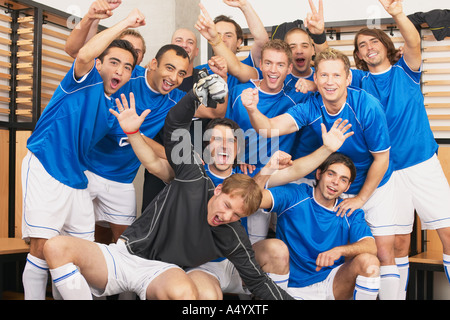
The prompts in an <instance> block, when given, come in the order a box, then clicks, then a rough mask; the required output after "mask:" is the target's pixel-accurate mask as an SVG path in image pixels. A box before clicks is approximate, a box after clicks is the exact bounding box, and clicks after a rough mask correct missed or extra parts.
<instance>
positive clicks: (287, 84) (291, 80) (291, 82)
mask: <svg viewBox="0 0 450 320" xmlns="http://www.w3.org/2000/svg"><path fill="white" fill-rule="evenodd" d="M300 79H306V80H309V81H313V82H314V68H311V74H310V75H309V76H307V77H305V78H301V77H297V76H295V75H293V74H292V73H290V74H288V75H287V77H286V79H285V80H284V90H285V91H286V92H289V94H290V96H291V97H292V99H293V100H294V101H295V102H297V103H301V102H303V101H304V100H305V95H308V94H309V93H308V94H305V93H301V92H297V91H296V90H295V84H296V83H297V81H298V80H300Z"/></svg>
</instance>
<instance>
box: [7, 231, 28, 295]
mask: <svg viewBox="0 0 450 320" xmlns="http://www.w3.org/2000/svg"><path fill="white" fill-rule="evenodd" d="M29 250H30V247H29V245H28V244H26V243H25V241H24V240H22V239H18V238H0V299H2V295H3V290H4V288H3V282H4V280H5V277H6V274H5V270H4V265H5V263H8V262H17V263H18V262H21V261H22V262H25V260H26V257H27V254H28V252H29ZM15 277H16V279H15V280H16V290H18V289H17V287H18V285H17V283H18V282H21V278H22V275H21V274H20V272H19V268H16V274H15Z"/></svg>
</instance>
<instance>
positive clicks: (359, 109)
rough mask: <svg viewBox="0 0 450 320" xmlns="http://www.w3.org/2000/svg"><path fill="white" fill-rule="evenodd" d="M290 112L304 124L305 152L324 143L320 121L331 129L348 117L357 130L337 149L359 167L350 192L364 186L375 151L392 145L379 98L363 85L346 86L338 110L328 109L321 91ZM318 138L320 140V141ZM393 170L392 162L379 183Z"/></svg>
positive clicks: (300, 126) (381, 183)
mask: <svg viewBox="0 0 450 320" xmlns="http://www.w3.org/2000/svg"><path fill="white" fill-rule="evenodd" d="M287 113H288V114H289V115H291V116H292V117H293V119H294V120H295V122H296V124H297V127H298V128H299V129H300V128H303V127H305V128H304V130H303V134H302V138H303V139H302V141H301V143H302V148H303V151H305V153H306V154H309V153H311V152H313V151H314V150H316V149H318V148H319V147H320V146H321V145H322V144H323V142H322V130H321V127H320V124H321V123H324V124H325V126H326V128H327V130H330V128H331V127H332V126H333V123H334V122H335V121H336V120H337V119H339V118H342V119H343V120H348V121H349V123H350V124H352V131H353V132H354V134H353V135H352V136H351V137H349V138H347V139H346V140H345V142H344V143H343V145H342V146H341V147H340V148H339V150H338V152H341V153H343V154H345V155H347V156H348V157H350V158H351V159H352V160H353V162H354V164H355V167H356V178H355V181H354V182H353V183H352V184H351V185H350V188H349V190H348V193H350V194H357V193H358V192H359V190H360V189H361V187H362V186H363V184H364V182H365V180H366V176H367V172H368V170H369V168H370V166H371V165H372V162H373V156H372V153H379V152H384V151H388V150H389V148H390V146H391V144H390V140H389V131H388V128H387V123H386V117H385V115H384V112H383V110H382V108H381V105H380V102H379V101H378V100H377V99H375V98H374V97H373V96H372V95H370V94H368V93H367V92H365V91H364V90H361V89H354V88H350V87H349V88H348V89H347V100H346V102H345V103H344V105H343V106H342V108H341V110H340V111H339V112H338V113H337V114H329V113H328V112H327V110H326V108H325V105H324V104H323V100H322V96H321V95H320V94H319V93H318V92H317V93H316V94H315V95H313V96H312V97H311V98H310V99H309V100H308V101H307V102H306V103H304V104H298V105H296V106H295V107H293V108H291V109H290V110H289V111H288V112H287ZM305 131H306V133H305ZM312 131H313V132H314V133H315V136H314V134H313V133H312ZM308 136H310V137H312V139H311V140H309V141H308V140H306V137H308ZM318 138H320V140H319V139H318ZM318 141H320V144H317V142H318ZM308 148H309V150H307V149H308ZM391 174H392V166H391V165H389V168H388V170H387V172H386V173H385V175H384V177H383V179H382V181H381V182H380V184H379V187H381V186H382V185H384V184H385V183H386V182H387V181H388V180H389V178H390V176H391Z"/></svg>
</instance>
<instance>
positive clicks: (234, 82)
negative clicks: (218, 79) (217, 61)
mask: <svg viewBox="0 0 450 320" xmlns="http://www.w3.org/2000/svg"><path fill="white" fill-rule="evenodd" d="M241 62H242V63H243V64H246V65H248V66H250V67H254V68H255V69H256V71H257V72H258V76H259V79H261V78H262V73H261V70H260V69H259V68H257V67H256V66H255V63H254V61H253V58H252V54H251V53H250V54H249V55H248V57H247V58H245V59H244V60H242V61H241ZM203 68H206V70H208V73H210V74H211V73H212V72H211V68H210V67H209V65H208V64H207V63H205V64H202V65H199V66H196V67H195V69H203ZM240 83H241V82H240V81H239V79H238V78H236V77H235V76H233V75H231V74H228V78H227V84H228V90H231V89H232V88H233V87H235V86H237V85H238V84H240Z"/></svg>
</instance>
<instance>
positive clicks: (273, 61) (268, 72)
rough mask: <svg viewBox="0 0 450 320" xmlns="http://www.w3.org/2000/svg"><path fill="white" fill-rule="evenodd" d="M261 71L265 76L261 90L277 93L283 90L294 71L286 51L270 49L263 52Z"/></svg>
mask: <svg viewBox="0 0 450 320" xmlns="http://www.w3.org/2000/svg"><path fill="white" fill-rule="evenodd" d="M260 69H261V72H262V74H263V80H262V81H261V89H262V90H263V91H265V92H268V93H276V92H279V91H280V90H281V88H283V85H284V80H285V79H286V76H287V75H288V74H289V73H291V71H292V63H290V61H289V58H288V56H287V55H286V53H285V52H284V51H281V50H276V49H270V48H269V49H266V50H264V51H263V52H262V56H261V65H260Z"/></svg>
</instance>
